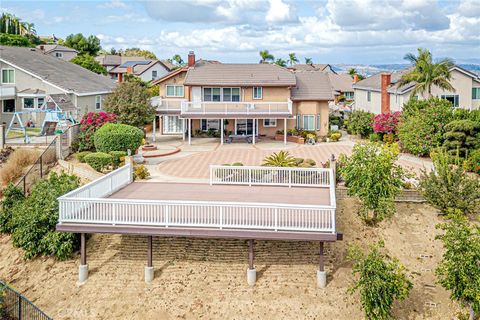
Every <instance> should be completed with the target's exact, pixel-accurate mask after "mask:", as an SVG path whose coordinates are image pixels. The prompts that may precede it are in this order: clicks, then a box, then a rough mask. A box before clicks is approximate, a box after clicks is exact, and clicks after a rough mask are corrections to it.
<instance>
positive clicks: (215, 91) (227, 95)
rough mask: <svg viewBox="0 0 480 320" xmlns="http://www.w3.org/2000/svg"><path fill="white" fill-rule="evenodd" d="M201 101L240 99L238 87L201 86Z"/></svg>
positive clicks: (234, 100)
mask: <svg viewBox="0 0 480 320" xmlns="http://www.w3.org/2000/svg"><path fill="white" fill-rule="evenodd" d="M203 101H227V102H230V101H233V102H236V101H240V88H203Z"/></svg>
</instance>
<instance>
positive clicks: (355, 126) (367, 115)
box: [347, 110, 375, 138]
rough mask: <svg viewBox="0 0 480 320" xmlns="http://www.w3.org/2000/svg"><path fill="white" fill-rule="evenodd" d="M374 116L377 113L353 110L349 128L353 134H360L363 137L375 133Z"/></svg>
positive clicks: (349, 119)
mask: <svg viewBox="0 0 480 320" xmlns="http://www.w3.org/2000/svg"><path fill="white" fill-rule="evenodd" d="M373 117H375V115H374V114H373V113H371V112H367V111H361V110H359V111H353V112H352V113H351V114H350V115H349V116H348V125H347V130H348V131H349V132H350V133H352V134H359V135H360V136H361V137H362V138H366V137H368V136H369V135H370V134H371V133H373Z"/></svg>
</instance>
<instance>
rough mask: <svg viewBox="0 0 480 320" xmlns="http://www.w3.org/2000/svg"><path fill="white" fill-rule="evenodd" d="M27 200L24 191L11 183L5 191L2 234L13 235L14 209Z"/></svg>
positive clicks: (1, 224) (1, 215) (2, 208)
mask: <svg viewBox="0 0 480 320" xmlns="http://www.w3.org/2000/svg"><path fill="white" fill-rule="evenodd" d="M23 200H25V196H24V195H23V192H22V190H20V188H17V187H15V186H14V185H13V183H11V182H10V183H9V184H8V185H7V187H6V188H5V189H4V190H3V199H2V202H1V204H0V205H1V209H0V210H1V211H0V232H4V233H11V232H12V230H13V225H12V209H13V208H14V207H15V206H16V205H17V204H18V203H20V202H22V201H23Z"/></svg>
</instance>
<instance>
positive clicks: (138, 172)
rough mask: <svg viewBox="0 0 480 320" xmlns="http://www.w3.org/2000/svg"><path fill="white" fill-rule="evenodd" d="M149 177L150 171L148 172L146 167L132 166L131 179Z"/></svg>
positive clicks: (141, 165)
mask: <svg viewBox="0 0 480 320" xmlns="http://www.w3.org/2000/svg"><path fill="white" fill-rule="evenodd" d="M148 177H150V172H148V169H147V168H146V167H145V166H144V165H143V164H140V165H135V166H134V168H133V180H137V179H140V180H144V179H147V178H148Z"/></svg>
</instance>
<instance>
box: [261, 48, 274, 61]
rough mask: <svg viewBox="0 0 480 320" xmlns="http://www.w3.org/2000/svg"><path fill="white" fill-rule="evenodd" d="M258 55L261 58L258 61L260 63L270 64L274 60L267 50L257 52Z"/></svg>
mask: <svg viewBox="0 0 480 320" xmlns="http://www.w3.org/2000/svg"><path fill="white" fill-rule="evenodd" d="M259 54H260V57H261V58H262V59H261V60H260V63H270V62H273V60H274V59H275V58H274V57H273V54H271V53H270V52H268V50H262V51H260V52H259Z"/></svg>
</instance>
